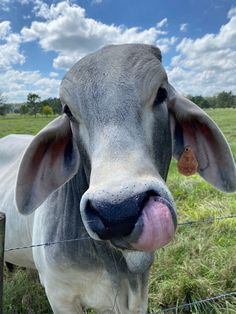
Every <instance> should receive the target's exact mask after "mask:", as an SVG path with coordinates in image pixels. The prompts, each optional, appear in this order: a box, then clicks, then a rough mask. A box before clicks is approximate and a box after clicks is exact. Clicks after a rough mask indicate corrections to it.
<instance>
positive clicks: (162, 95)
mask: <svg viewBox="0 0 236 314" xmlns="http://www.w3.org/2000/svg"><path fill="white" fill-rule="evenodd" d="M166 99H167V90H166V89H165V88H163V87H160V88H159V89H158V91H157V95H156V99H155V101H154V103H153V105H154V106H158V105H160V104H162V103H163V102H164V101H165V100H166Z"/></svg>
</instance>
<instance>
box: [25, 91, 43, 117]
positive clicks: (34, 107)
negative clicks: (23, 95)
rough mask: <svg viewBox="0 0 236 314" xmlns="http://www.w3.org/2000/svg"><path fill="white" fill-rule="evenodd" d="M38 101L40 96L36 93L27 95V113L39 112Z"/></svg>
mask: <svg viewBox="0 0 236 314" xmlns="http://www.w3.org/2000/svg"><path fill="white" fill-rule="evenodd" d="M39 102H40V96H39V95H37V94H33V93H29V94H28V95H27V105H28V108H29V114H32V115H34V116H35V118H36V115H37V113H38V112H39V109H40V108H39Z"/></svg>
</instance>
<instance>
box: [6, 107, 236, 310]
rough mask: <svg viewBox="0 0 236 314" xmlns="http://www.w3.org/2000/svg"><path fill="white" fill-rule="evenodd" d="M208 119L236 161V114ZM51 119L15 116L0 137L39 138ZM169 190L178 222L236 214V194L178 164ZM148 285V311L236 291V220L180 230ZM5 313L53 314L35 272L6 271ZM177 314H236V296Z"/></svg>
mask: <svg viewBox="0 0 236 314" xmlns="http://www.w3.org/2000/svg"><path fill="white" fill-rule="evenodd" d="M208 114H209V115H210V116H211V117H212V118H213V119H214V120H215V121H216V122H217V123H218V125H219V126H220V128H221V129H222V131H223V132H224V134H225V136H226V138H227V140H228V141H229V143H230V146H231V148H232V150H233V154H234V158H235V159H236V110H234V109H215V110H208ZM51 119H52V117H48V118H45V117H37V118H34V117H19V116H16V115H12V116H11V115H9V116H6V117H4V118H0V137H2V136H5V135H7V134H10V133H30V134H35V133H37V132H38V131H39V130H40V129H41V128H42V127H43V126H44V125H46V124H47V123H48V122H49V121H50V120H51ZM168 186H169V188H170V191H171V192H172V194H173V196H174V199H175V201H176V204H177V208H178V221H179V222H185V221H192V220H202V219H208V218H210V217H223V216H229V215H236V195H235V194H228V195H226V194H223V193H221V192H218V191H216V190H215V189H213V188H212V187H210V186H209V185H208V184H207V183H205V182H204V181H203V179H201V178H200V177H199V176H198V175H194V176H192V177H189V178H185V177H183V176H181V175H179V174H178V173H177V170H176V162H175V161H173V162H172V164H171V167H170V172H169V177H168ZM149 286H150V288H149V312H157V311H158V310H160V309H161V308H166V307H171V306H175V305H177V304H182V303H186V302H192V301H194V300H199V299H204V298H205V297H210V296H215V295H218V294H220V293H223V292H230V291H236V219H224V220H219V221H216V222H213V223H197V224H189V225H183V226H179V227H178V231H177V233H176V237H175V240H174V241H172V242H171V243H170V244H169V245H168V246H167V247H165V248H163V249H160V250H159V251H158V252H157V253H156V256H155V261H154V264H153V267H152V269H151V276H150V282H149ZM3 312H4V313H7V314H20V313H22V314H30V313H31V314H33V313H35V314H36V313H37V314H39V313H42V314H49V313H51V311H50V307H49V305H48V303H47V300H46V297H45V294H44V290H43V288H42V287H41V285H40V284H39V282H38V278H37V274H36V273H35V272H34V271H30V270H23V269H20V268H16V270H15V271H14V272H13V273H9V272H8V271H7V270H5V273H4V309H3ZM176 313H177V312H176ZM178 313H198V314H200V313H206V314H208V313H212V314H222V313H228V314H236V297H231V298H227V299H220V300H218V301H217V302H213V303H211V302H207V303H203V304H201V305H198V306H195V307H194V308H192V309H191V311H190V310H189V309H188V310H185V311H184V310H182V311H178ZM65 314H66V313H65ZM124 314H125V313H124Z"/></svg>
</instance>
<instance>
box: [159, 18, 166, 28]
mask: <svg viewBox="0 0 236 314" xmlns="http://www.w3.org/2000/svg"><path fill="white" fill-rule="evenodd" d="M165 26H168V20H167V18H166V17H165V18H164V19H163V20H161V21H160V22H158V23H157V28H162V27H165Z"/></svg>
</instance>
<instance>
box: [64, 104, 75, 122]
mask: <svg viewBox="0 0 236 314" xmlns="http://www.w3.org/2000/svg"><path fill="white" fill-rule="evenodd" d="M63 112H64V113H65V114H66V115H67V117H68V118H69V119H70V120H72V119H73V114H72V113H71V111H70V108H69V107H68V105H65V106H64V108H63Z"/></svg>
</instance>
